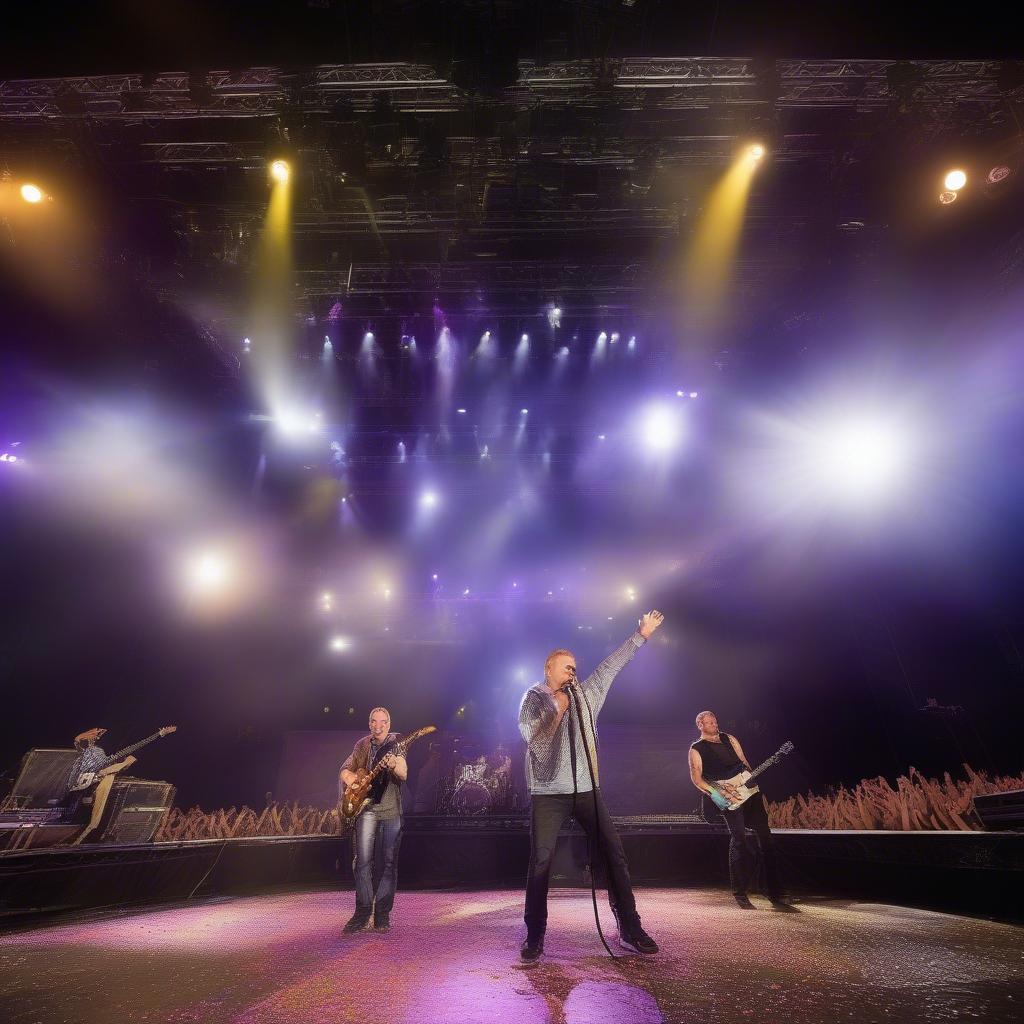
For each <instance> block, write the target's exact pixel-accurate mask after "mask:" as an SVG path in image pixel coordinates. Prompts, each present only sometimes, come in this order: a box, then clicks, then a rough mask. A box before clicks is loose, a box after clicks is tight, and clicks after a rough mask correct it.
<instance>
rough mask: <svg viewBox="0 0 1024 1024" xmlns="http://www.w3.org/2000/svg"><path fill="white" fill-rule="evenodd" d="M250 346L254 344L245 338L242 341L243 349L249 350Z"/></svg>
mask: <svg viewBox="0 0 1024 1024" xmlns="http://www.w3.org/2000/svg"><path fill="white" fill-rule="evenodd" d="M250 345H252V342H251V341H250V340H249V339H248V338H243V339H242V347H243V348H249V346H250Z"/></svg>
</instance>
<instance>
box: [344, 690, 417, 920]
mask: <svg viewBox="0 0 1024 1024" xmlns="http://www.w3.org/2000/svg"><path fill="white" fill-rule="evenodd" d="M397 741H398V736H397V735H396V734H395V733H393V732H392V731H391V715H390V714H389V713H388V710H387V708H374V709H373V710H372V711H371V712H370V735H369V736H364V737H363V738H362V739H361V740H359V741H358V742H357V743H356V745H355V747H354V748H353V749H352V753H351V754H349V756H348V758H347V760H346V761H345V763H344V764H343V765H342V766H341V772H340V777H339V781H340V783H341V785H342V786H350V785H352V783H353V782H355V781H356V778H357V776H356V773H357V772H358V771H359V769H360V768H365V769H366V770H367V771H370V770H372V769H373V768H374V767H375V766H376V765H377V764H378V762H380V761H381V759H383V760H384V763H385V764H387V766H388V768H387V771H385V772H383V773H382V774H381V776H380V778H379V779H377V780H376V781H375V784H374V788H373V790H372V792H371V802H370V804H369V805H368V806H367V807H366V808H365V809H364V810H363V811H362V812H361V813H360V815H359V817H357V818H356V828H355V860H354V861H353V865H352V872H353V874H354V875H355V880H356V912H355V913H354V914H353V915H352V917H351V918H349V921H348V923H347V924H346V925H345V927H344V929H343V931H344V933H345V934H346V935H351V934H352V933H353V932H359V931H362V930H363V929H364V928H365V927H366V925H367V923H368V922H369V920H370V914H371V912H372V914H373V927H374V930H375V931H378V932H386V931H387V930H388V929H389V928H390V926H391V907H392V905H393V904H394V902H395V887H396V886H397V884H398V847H399V844H400V843H401V840H402V783H403V782H405V780H406V779H407V778H408V777H409V765H408V764H407V762H406V760H405V758H404V757H403V756H402V755H400V754H396V753H394V752H393V751H392V750H391V748H392V747H394V745H395V743H396V742H397ZM340 789H341V786H339V790H340ZM339 802H340V793H339ZM378 838H379V840H380V842H381V844H382V846H383V851H384V873H383V874H382V875H381V878H380V883H379V884H378V886H377V893H376V897H375V896H374V892H373V849H374V844H375V842H376V841H377V840H378Z"/></svg>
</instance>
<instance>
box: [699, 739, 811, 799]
mask: <svg viewBox="0 0 1024 1024" xmlns="http://www.w3.org/2000/svg"><path fill="white" fill-rule="evenodd" d="M792 749H793V744H792V743H791V742H790V741H789V740H786V742H785V743H783V744H782V746H781V747H779V749H778V750H776V751H775V753H774V754H772V756H771V757H769V758H768V760H767V761H762V762H761V763H760V764H759V765H758V766H757V767H756V768H755V769H754V770H753V771H752V772H740V773H739V774H738V775H734V776H733V777H732V778H731V779H719V780H718V781H717V782H712V781H711V779H705V780H704V781H705V782H706V783H707V784H708V785H709V786H711V787H712V788H711V792H710V793H708V794H707V795H708V796H709V797H711V799H712V800H713V801H714V803H715V806H716V807H717V808H718V809H719V810H720V811H735V810H736V809H737V808H738V807H742V806H743V805H744V804H745V803H746V802H747V801H748V800H749V799H750V798H751V797H752V796H753V795H754V794H755V793H759V792H760V790H759V789H758V788H757V786H751V785H750V783H751V782H753V781H754V779H756V778H757V776H758V775H760V774H761V772H763V771H764V770H765V769H766V768H770V767H771V766H772V765H773V764H775V763H776V762H777V761H781V760H782V759H783V757H785V756H786V754H788V753H789V752H790V751H791V750H792ZM728 786H732V787H734V788H735V789H736V792H737V793H738V794H739V795H738V797H737V798H736V799H733V798H732V797H730V796H728V795H727V794H726V793H725V792H724V790H725V788H726V787H728Z"/></svg>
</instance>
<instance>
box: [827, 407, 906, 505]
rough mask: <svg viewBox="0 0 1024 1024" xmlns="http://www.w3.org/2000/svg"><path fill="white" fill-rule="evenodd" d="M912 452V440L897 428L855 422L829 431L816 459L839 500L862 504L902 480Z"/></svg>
mask: <svg viewBox="0 0 1024 1024" xmlns="http://www.w3.org/2000/svg"><path fill="white" fill-rule="evenodd" d="M910 452H911V439H910V438H909V437H908V436H907V434H906V432H905V431H903V430H902V429H900V428H899V426H898V425H896V424H894V423H891V422H886V421H884V420H874V419H866V418H856V419H849V420H842V421H838V422H836V423H833V424H832V425H831V426H829V427H827V428H826V429H825V430H824V431H823V432H822V433H821V435H820V437H819V439H818V442H817V444H816V446H815V449H814V451H813V456H814V459H815V461H816V463H817V472H818V475H819V476H820V477H821V478H822V479H823V480H824V482H825V483H826V484H827V486H828V487H829V488H830V489H831V491H832V492H833V493H834V494H835V495H836V496H838V497H841V498H845V499H848V500H850V499H852V500H855V501H857V502H861V503H863V502H866V501H872V500H874V499H876V498H879V497H881V496H882V495H883V494H884V493H885V492H886V491H887V490H889V489H891V488H892V487H893V486H895V485H896V483H897V482H898V481H899V480H900V479H901V478H903V476H904V475H905V473H906V470H907V466H908V462H909V460H910Z"/></svg>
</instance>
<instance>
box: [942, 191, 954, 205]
mask: <svg viewBox="0 0 1024 1024" xmlns="http://www.w3.org/2000/svg"><path fill="white" fill-rule="evenodd" d="M956 200H957V193H956V192H950V191H949V190H948V189H947V190H946V191H945V192H940V193H939V202H940V203H941V204H942V205H943V206H949V204H950V203H955V202H956Z"/></svg>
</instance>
